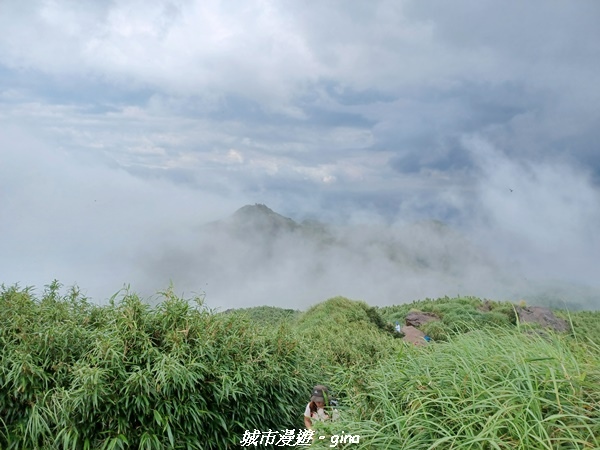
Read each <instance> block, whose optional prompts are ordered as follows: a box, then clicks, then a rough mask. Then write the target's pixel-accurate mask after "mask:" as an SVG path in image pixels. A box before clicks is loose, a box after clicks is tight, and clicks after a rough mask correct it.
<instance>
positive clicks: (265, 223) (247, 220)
mask: <svg viewBox="0 0 600 450" xmlns="http://www.w3.org/2000/svg"><path fill="white" fill-rule="evenodd" d="M231 222H233V224H234V225H236V226H238V227H239V226H243V227H244V228H247V227H256V228H262V229H263V230H270V231H280V230H283V229H285V230H288V231H289V230H295V229H296V228H298V227H299V225H298V224H297V223H296V222H294V221H293V220H292V219H290V218H288V217H284V216H282V215H281V214H277V213H276V212H275V211H273V210H272V209H271V208H269V207H268V206H267V205H263V204H261V203H255V204H254V205H246V206H242V207H241V208H240V209H238V210H237V211H236V212H235V213H233V216H231Z"/></svg>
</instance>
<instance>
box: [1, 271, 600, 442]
mask: <svg viewBox="0 0 600 450" xmlns="http://www.w3.org/2000/svg"><path fill="white" fill-rule="evenodd" d="M61 289H62V287H61V286H60V284H59V283H58V282H53V283H51V284H50V285H49V286H47V287H46V289H45V290H44V292H43V293H42V295H41V298H39V299H38V298H37V297H36V296H35V295H34V293H33V290H32V289H31V288H24V289H21V288H19V287H18V286H12V287H8V288H7V287H5V286H2V287H1V289H0V448H2V449H7V450H12V449H15V450H16V449H76V450H79V449H120V448H141V449H162V448H189V449H193V448H198V449H200V448H201V449H230V448H239V440H240V438H241V436H243V434H244V431H245V430H254V429H257V430H263V431H267V430H268V429H272V430H283V429H297V430H299V429H300V428H302V427H303V424H302V412H303V410H304V406H305V405H306V402H307V401H308V398H309V395H310V388H311V386H312V385H315V384H326V385H328V386H330V388H331V389H332V392H333V393H335V395H336V396H337V397H338V399H339V400H340V405H341V406H340V407H339V411H340V417H341V419H340V420H339V421H338V422H332V423H328V424H320V425H318V428H319V431H322V432H323V433H325V434H327V435H331V434H342V433H341V432H342V431H346V433H349V432H351V433H352V434H358V435H360V436H361V439H360V444H348V445H347V446H346V447H347V448H353V449H360V448H406V449H421V448H431V449H433V448H455V449H461V448H465V449H466V448H470V449H475V448H485V449H487V448H489V449H554V448H565V449H566V448H581V449H584V448H598V446H599V445H600V442H598V439H599V438H598V436H600V406H599V405H600V369H599V368H600V344H599V342H600V320H599V319H600V312H576V313H570V312H568V311H561V312H558V313H557V314H558V315H562V316H563V317H565V318H567V319H568V320H570V321H571V323H572V325H573V327H572V328H573V330H572V333H571V334H570V335H569V334H566V335H562V336H556V335H554V334H552V333H551V332H548V331H545V330H542V329H535V328H532V327H527V326H524V325H521V326H520V327H516V326H515V322H516V320H515V315H514V308H513V305H512V304H511V303H508V302H492V301H489V300H485V301H482V300H480V299H477V298H473V297H459V298H453V299H451V298H448V297H445V298H442V299H438V300H430V299H427V300H423V301H420V302H413V303H411V304H408V305H398V306H390V307H385V308H375V307H370V306H369V305H367V304H366V303H364V302H360V301H353V300H349V299H347V298H343V297H335V298H332V299H329V300H327V301H325V302H322V303H320V304H317V305H315V306H313V307H312V308H310V309H309V310H307V311H306V312H304V313H300V312H298V311H294V310H285V309H281V308H273V307H258V308H247V309H242V310H234V311H227V312H225V313H219V314H216V313H214V312H212V311H209V310H208V309H207V308H206V307H205V306H204V304H203V301H202V299H200V298H195V299H189V300H187V299H182V298H179V297H177V296H175V295H174V294H173V291H172V290H170V289H169V290H167V291H165V292H162V293H161V300H162V302H161V303H159V304H158V305H157V306H156V307H151V306H150V305H148V304H147V303H145V302H143V301H142V300H141V299H140V298H138V297H137V296H136V295H135V294H134V293H131V292H129V291H128V290H125V291H123V292H121V293H120V294H119V295H118V296H115V297H114V298H113V299H112V300H111V302H110V303H109V304H108V305H106V306H98V305H94V304H92V303H90V302H89V301H88V300H87V299H86V298H85V297H83V296H82V295H81V294H80V292H79V291H78V290H77V289H76V288H71V289H70V290H67V292H66V293H65V294H62V293H61ZM411 310H419V311H424V312H432V313H434V314H436V315H438V317H440V319H441V320H439V321H435V322H429V323H427V324H425V325H423V326H422V327H421V329H422V330H423V331H424V332H425V333H427V334H428V335H429V336H431V337H432V338H433V339H434V341H435V343H433V344H430V345H427V346H425V347H422V348H421V347H415V346H413V345H410V344H407V343H405V342H403V341H402V340H401V339H398V334H397V333H395V332H394V331H393V328H392V323H394V322H395V321H396V320H399V321H402V322H403V321H404V317H405V316H406V314H408V312H410V311H411ZM319 444H323V445H325V442H324V441H322V442H319V443H317V446H318V445H319ZM329 444H330V441H328V440H327V443H326V446H327V447H329ZM338 447H342V446H341V445H340V446H338Z"/></svg>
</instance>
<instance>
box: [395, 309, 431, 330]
mask: <svg viewBox="0 0 600 450" xmlns="http://www.w3.org/2000/svg"><path fill="white" fill-rule="evenodd" d="M434 320H440V318H439V317H438V316H436V315H435V314H433V313H428V312H421V311H413V312H410V313H408V315H407V316H406V318H405V319H404V322H405V323H406V325H409V326H411V327H420V326H421V325H424V324H426V323H427V322H431V321H434ZM402 330H404V328H403V329H402Z"/></svg>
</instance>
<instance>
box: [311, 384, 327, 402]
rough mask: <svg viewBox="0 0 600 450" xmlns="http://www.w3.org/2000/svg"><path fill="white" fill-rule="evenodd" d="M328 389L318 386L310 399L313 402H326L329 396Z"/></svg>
mask: <svg viewBox="0 0 600 450" xmlns="http://www.w3.org/2000/svg"><path fill="white" fill-rule="evenodd" d="M328 395H329V393H328V392H327V387H326V386H323V385H320V384H318V385H317V386H315V387H314V388H313V390H312V394H311V397H310V401H311V402H325V396H328Z"/></svg>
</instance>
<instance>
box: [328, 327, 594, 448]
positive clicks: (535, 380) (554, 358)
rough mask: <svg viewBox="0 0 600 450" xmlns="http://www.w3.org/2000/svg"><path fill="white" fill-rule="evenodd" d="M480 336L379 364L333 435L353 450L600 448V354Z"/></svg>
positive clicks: (538, 340)
mask: <svg viewBox="0 0 600 450" xmlns="http://www.w3.org/2000/svg"><path fill="white" fill-rule="evenodd" d="M573 350H574V349H573V347H572V345H571V342H568V341H566V340H565V338H563V337H559V336H553V335H547V336H545V337H542V336H539V335H536V334H533V335H526V334H522V333H519V332H518V331H511V330H507V329H495V330H492V329H486V330H474V331H472V332H469V333H467V334H463V335H455V336H454V337H452V338H450V340H449V342H447V343H442V344H436V345H432V346H428V347H427V348H425V349H419V350H415V349H406V351H404V352H403V353H401V354H399V355H398V358H396V359H395V360H390V361H385V362H383V363H382V364H381V365H380V366H379V367H378V368H377V369H375V370H373V371H372V372H371V373H370V376H369V384H368V386H366V388H365V390H364V391H363V392H362V393H361V394H360V395H358V396H356V397H355V398H354V399H353V402H352V407H351V409H350V410H349V411H348V414H346V417H345V419H343V420H342V421H340V422H339V423H336V424H333V426H334V428H333V429H331V428H330V429H329V432H331V433H340V432H341V430H344V431H345V432H346V433H352V434H358V435H360V436H361V443H360V444H352V448H355V449H359V448H402V449H434V448H439V449H523V450H531V449H548V450H549V449H592V448H595V449H597V448H600V389H599V387H600V349H599V348H598V347H597V346H594V345H592V346H586V345H583V346H579V347H577V348H576V349H575V350H576V351H573Z"/></svg>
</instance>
